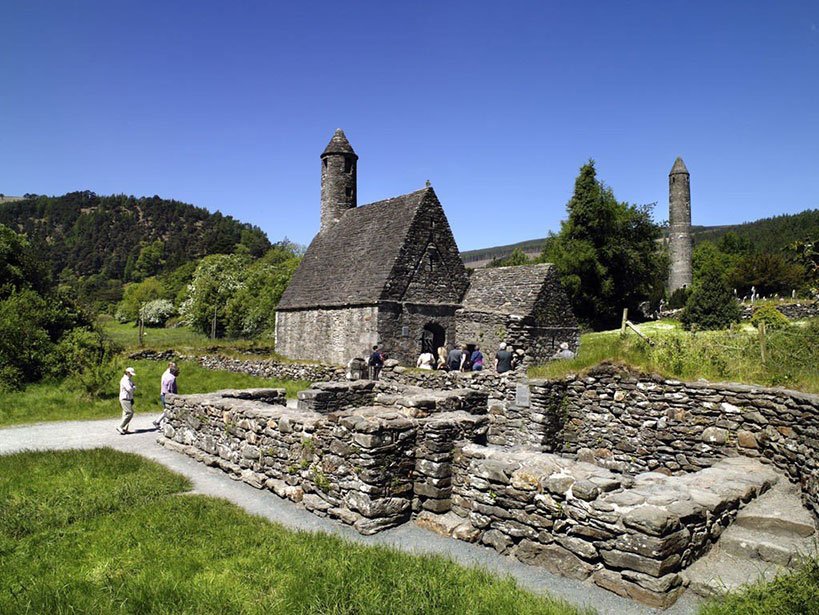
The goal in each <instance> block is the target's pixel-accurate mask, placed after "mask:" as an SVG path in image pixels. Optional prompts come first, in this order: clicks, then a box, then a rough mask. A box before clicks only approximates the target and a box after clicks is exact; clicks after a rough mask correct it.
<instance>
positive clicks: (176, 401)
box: [160, 381, 488, 534]
mask: <svg viewBox="0 0 819 615" xmlns="http://www.w3.org/2000/svg"><path fill="white" fill-rule="evenodd" d="M376 386H377V385H376V383H373V382H368V381H361V382H353V383H321V384H319V385H317V388H315V389H312V390H308V391H303V392H302V393H306V395H304V396H303V398H302V399H300V401H299V407H298V408H288V407H286V406H285V405H284V404H285V402H286V400H285V398H284V390H283V389H253V390H248V391H220V392H217V393H210V394H203V395H172V396H168V398H167V401H168V415H169V419H168V422H167V424H166V425H165V427H164V428H163V434H162V437H160V443H162V444H164V445H165V446H168V447H170V448H173V449H176V450H179V451H181V452H184V453H186V454H188V455H190V456H192V457H194V458H195V459H197V460H198V461H202V462H204V463H206V464H208V465H213V466H217V467H219V468H220V469H222V470H223V471H225V472H228V473H230V474H232V475H234V476H236V477H237V478H240V479H241V480H243V481H245V482H247V483H248V484H250V485H252V486H254V487H256V488H260V489H261V488H267V489H271V490H273V491H275V492H276V494H277V495H279V496H280V497H287V498H289V499H291V500H293V501H295V502H301V503H302V504H303V505H304V506H305V507H306V508H307V509H308V510H310V511H312V512H314V513H316V514H318V515H322V516H330V517H333V518H336V519H338V520H340V521H342V522H344V523H348V524H350V525H352V526H353V527H355V529H356V530H358V531H359V532H361V533H363V534H371V533H374V532H377V531H379V530H382V529H384V528H387V527H391V526H394V525H397V524H400V523H403V522H405V521H407V520H408V519H409V517H410V515H411V513H412V510H413V508H415V509H416V510H421V509H425V510H435V511H444V510H448V508H449V506H450V495H451V459H452V454H453V439H455V438H466V439H468V440H469V441H472V440H480V439H481V438H482V434H484V433H485V431H486V425H487V423H488V417H487V416H486V415H485V414H484V413H485V409H486V399H487V396H486V394H485V393H480V392H478V391H471V390H461V391H451V392H443V391H439V392H431V391H428V390H424V389H410V390H407V391H405V392H404V394H403V395H400V396H399V395H396V394H395V393H390V392H383V391H381V392H379V393H378V395H376V396H375V397H378V403H377V404H376V405H364V406H361V405H360V404H362V403H369V402H372V401H373V398H374V388H375V387H376ZM345 404H349V406H348V407H344V406H345ZM316 410H318V411H316ZM416 487H417V491H416Z"/></svg>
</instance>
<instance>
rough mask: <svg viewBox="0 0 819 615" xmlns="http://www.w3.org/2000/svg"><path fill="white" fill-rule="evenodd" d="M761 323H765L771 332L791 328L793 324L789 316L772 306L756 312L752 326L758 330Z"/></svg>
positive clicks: (760, 308) (767, 305)
mask: <svg viewBox="0 0 819 615" xmlns="http://www.w3.org/2000/svg"><path fill="white" fill-rule="evenodd" d="M761 322H764V323H765V328H766V329H768V330H769V331H770V330H773V329H784V328H785V327H788V326H790V323H791V321H790V320H788V317H787V316H785V315H784V314H783V313H782V312H780V311H779V310H777V309H776V308H775V307H774V306H773V305H771V304H766V305H762V306H760V307H758V308H757V309H756V310H754V315H753V316H751V324H752V325H753V326H755V327H756V328H757V329H758V328H759V323H761Z"/></svg>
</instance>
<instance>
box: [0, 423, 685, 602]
mask: <svg viewBox="0 0 819 615" xmlns="http://www.w3.org/2000/svg"><path fill="white" fill-rule="evenodd" d="M157 416H158V415H149V414H139V415H137V416H135V417H134V420H133V422H132V424H131V425H132V429H135V432H134V433H132V434H129V435H127V436H121V435H119V434H118V433H116V431H115V427H116V425H117V422H118V421H117V420H116V419H107V420H101V421H74V422H61V423H38V424H35V425H24V426H20V427H9V428H5V429H0V455H4V454H9V453H13V452H17V451H22V450H38V449H39V450H45V449H68V448H97V447H102V446H108V447H111V448H115V449H117V450H121V451H126V452H129V453H137V454H139V455H142V456H144V457H147V458H149V459H153V460H155V461H157V462H159V463H161V464H162V465H164V466H166V467H167V468H169V469H171V470H174V471H175V472H179V473H180V474H183V475H184V476H187V477H188V478H189V479H190V480H191V482H192V483H193V489H194V491H195V492H196V493H201V494H204V495H208V496H213V497H219V498H223V499H226V500H228V501H230V502H233V503H234V504H236V505H237V506H240V507H241V508H243V509H244V510H246V511H247V512H249V513H251V514H254V515H258V516H261V517H264V518H265V519H269V520H270V521H275V522H276V523H280V524H281V525H283V526H285V527H287V528H289V529H293V530H304V531H314V532H326V533H328V534H337V535H339V536H343V537H344V538H345V539H347V540H350V541H355V542H359V543H363V544H370V545H374V544H380V545H389V546H391V547H394V548H396V549H399V550H401V551H406V552H408V553H435V554H438V555H443V556H446V557H449V558H451V559H452V560H454V561H456V562H458V563H459V564H462V565H465V566H478V567H481V568H485V569H487V570H489V571H491V572H493V573H495V574H498V575H511V576H512V577H514V578H515V580H516V581H517V582H518V584H519V585H520V586H522V587H524V588H526V589H528V590H530V591H533V592H540V591H546V592H548V593H550V594H551V595H553V596H556V597H560V598H563V599H564V600H567V601H568V602H571V603H573V604H576V605H581V606H590V607H592V608H594V609H596V610H597V612H598V613H600V615H630V614H635V615H636V614H648V613H659V612H662V613H665V614H667V615H683V614H688V613H694V612H696V608H697V604H698V600H697V599H696V597H695V596H693V595H689V594H690V592H686V594H685V595H684V596H683V597H682V598H681V599H680V600H678V601H677V603H676V604H675V605H674V606H673V607H671V608H670V609H668V610H666V611H655V610H654V609H649V608H647V607H645V606H642V605H640V604H638V603H635V602H632V601H630V600H626V599H624V598H620V597H619V596H617V595H615V594H613V593H611V592H608V591H606V590H603V589H600V588H599V587H597V586H596V585H594V584H592V583H590V582H579V581H574V580H571V579H566V578H563V577H559V576H555V575H553V574H550V573H548V572H546V571H545V570H543V569H541V568H536V567H534V566H526V565H524V564H521V563H520V562H518V561H517V560H515V559H512V558H511V557H505V556H502V555H498V554H497V553H496V552H495V551H493V550H491V549H489V548H486V547H481V546H477V545H473V544H469V543H466V542H462V541H460V540H455V539H452V538H445V537H443V536H439V535H437V534H435V533H433V532H429V531H426V530H422V529H421V528H419V527H417V526H416V525H415V524H413V523H406V524H404V525H403V526H400V527H397V528H394V529H391V530H387V531H384V532H380V533H378V534H376V535H374V536H361V535H360V534H358V532H356V531H355V530H353V529H352V528H350V527H349V526H346V525H342V524H341V523H337V522H335V521H331V520H329V519H324V518H321V517H317V516H315V515H313V514H312V513H309V512H307V511H306V510H304V509H303V508H301V507H300V506H298V505H296V504H294V503H292V502H290V501H289V500H283V499H281V498H279V497H277V496H276V495H275V494H274V493H272V492H270V491H266V490H258V489H254V488H253V487H251V486H249V485H247V484H245V483H242V482H238V481H235V480H233V479H231V478H230V477H229V476H228V475H226V474H224V473H223V472H221V471H220V470H216V469H214V468H209V467H207V466H205V465H203V464H200V463H197V462H196V461H194V460H193V459H191V458H189V457H187V456H185V455H181V454H179V453H175V452H172V451H169V450H167V449H166V448H164V447H162V446H160V445H159V444H157V443H156V437H157V434H156V431H155V430H154V429H153V427H152V426H151V421H152V420H154V419H155V418H156V417H157Z"/></svg>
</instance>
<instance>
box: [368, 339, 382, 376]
mask: <svg viewBox="0 0 819 615" xmlns="http://www.w3.org/2000/svg"><path fill="white" fill-rule="evenodd" d="M368 363H369V365H370V380H378V377H379V376H380V375H381V368H382V367H384V354H383V353H382V352H381V350H380V349H379V348H378V344H376V345H375V346H373V352H372V354H371V355H370V360H369V361H368Z"/></svg>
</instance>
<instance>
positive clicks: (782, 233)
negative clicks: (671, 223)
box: [694, 209, 819, 252]
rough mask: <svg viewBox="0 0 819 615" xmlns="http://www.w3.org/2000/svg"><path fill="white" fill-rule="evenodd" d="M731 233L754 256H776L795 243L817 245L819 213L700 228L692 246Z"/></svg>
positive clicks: (695, 234) (804, 212) (817, 210)
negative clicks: (761, 254) (745, 240)
mask: <svg viewBox="0 0 819 615" xmlns="http://www.w3.org/2000/svg"><path fill="white" fill-rule="evenodd" d="M731 232H732V233H736V234H737V235H738V236H739V237H741V238H743V239H747V240H748V242H749V243H750V248H751V251H753V252H778V251H780V250H783V249H785V248H787V247H788V246H789V245H791V244H792V243H794V242H795V241H813V242H815V241H819V209H807V210H805V211H803V212H801V213H798V214H783V215H781V216H773V217H772V218H763V219H761V220H756V221H755V222H745V223H744V224H737V225H734V226H718V227H711V228H708V227H702V230H700V231H695V232H694V243H699V242H701V241H716V240H717V239H719V238H720V237H722V236H723V235H725V234H726V233H731Z"/></svg>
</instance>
